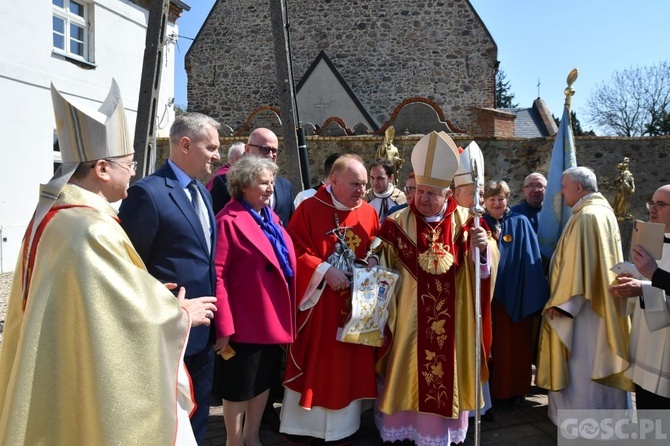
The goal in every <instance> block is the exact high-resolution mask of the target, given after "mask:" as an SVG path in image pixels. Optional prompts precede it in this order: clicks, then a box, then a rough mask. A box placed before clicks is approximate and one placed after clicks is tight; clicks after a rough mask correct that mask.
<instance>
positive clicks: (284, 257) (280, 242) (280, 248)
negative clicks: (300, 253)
mask: <svg viewBox="0 0 670 446" xmlns="http://www.w3.org/2000/svg"><path fill="white" fill-rule="evenodd" d="M240 203H242V206H244V208H245V209H246V210H247V211H249V214H251V217H252V218H253V219H254V220H256V223H258V226H260V228H261V231H263V233H264V234H265V236H266V237H267V238H268V240H269V241H270V244H271V245H272V249H274V252H275V255H276V256H277V260H279V265H281V269H282V272H283V273H284V277H285V278H286V279H288V278H289V277H293V270H292V269H291V263H290V262H289V254H288V247H287V246H286V240H284V234H283V233H282V231H281V228H280V227H279V225H277V223H275V222H274V220H273V219H272V215H271V214H270V208H269V207H268V206H265V207H263V209H261V212H260V213H258V212H256V211H255V210H253V209H251V207H250V206H249V205H248V204H247V202H246V201H244V200H242V199H240ZM261 215H262V216H261Z"/></svg>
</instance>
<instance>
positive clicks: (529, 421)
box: [0, 273, 556, 446]
mask: <svg viewBox="0 0 670 446" xmlns="http://www.w3.org/2000/svg"><path fill="white" fill-rule="evenodd" d="M11 276H12V275H11V273H9V274H0V343H1V342H2V326H3V322H4V315H5V311H6V303H7V302H6V298H7V294H8V292H9V285H10V283H11ZM492 412H493V416H494V420H493V421H483V422H482V425H481V444H482V445H486V446H490V445H495V446H517V445H519V446H544V445H555V444H556V427H555V426H554V425H553V424H552V423H551V421H549V419H548V418H547V396H546V394H544V393H543V392H542V391H541V390H540V389H537V388H535V387H533V389H532V391H531V394H530V395H528V397H527V398H526V401H524V402H523V403H522V404H520V405H518V406H514V405H496V406H494V407H493V409H492ZM206 438H207V440H206V442H205V446H218V445H225V444H226V429H225V426H224V422H223V413H222V408H221V406H215V407H212V408H211V410H210V412H209V431H208V433H207V437H206ZM261 441H262V442H263V444H264V445H265V446H279V445H286V444H287V443H286V441H284V438H283V437H282V436H281V435H279V434H278V433H276V432H273V431H272V430H271V429H270V428H267V427H263V428H262V430H261ZM381 444H382V441H381V439H380V438H379V433H378V432H377V428H376V427H375V423H374V416H373V413H372V411H371V410H370V411H368V412H366V413H364V414H363V420H362V424H361V429H360V431H359V437H358V440H357V441H356V443H355V444H354V446H377V445H381ZM411 444H413V443H410V442H405V443H402V446H409V445H411ZM396 445H397V446H400V445H401V444H400V443H396ZM465 445H474V430H473V426H472V423H471V425H470V431H469V432H468V438H467V439H466V441H465ZM445 446H447V445H445Z"/></svg>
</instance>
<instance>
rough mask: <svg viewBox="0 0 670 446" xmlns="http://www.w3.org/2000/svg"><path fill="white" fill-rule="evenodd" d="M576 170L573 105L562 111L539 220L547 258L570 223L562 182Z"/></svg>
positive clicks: (542, 242) (544, 253)
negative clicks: (567, 171) (566, 173)
mask: <svg viewBox="0 0 670 446" xmlns="http://www.w3.org/2000/svg"><path fill="white" fill-rule="evenodd" d="M576 166H577V157H576V155H575V138H574V136H573V134H572V125H571V123H570V105H569V103H566V104H565V106H564V107H563V117H562V118H561V122H560V123H559V126H558V133H556V141H554V147H553V149H552V151H551V164H549V173H548V175H547V190H546V191H545V194H544V202H543V203H542V210H541V211H540V215H539V216H538V233H537V238H538V241H539V242H540V251H542V255H544V256H545V257H548V258H551V256H552V255H553V254H554V249H555V248H556V244H557V243H558V239H559V238H560V237H561V233H562V232H563V228H564V227H565V224H566V223H567V222H568V219H569V218H570V215H572V209H571V208H570V207H569V206H567V205H566V204H565V200H564V199H563V195H561V179H562V177H563V171H565V170H566V169H569V168H570V167H576Z"/></svg>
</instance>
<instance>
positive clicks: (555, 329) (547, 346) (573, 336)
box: [536, 167, 633, 424]
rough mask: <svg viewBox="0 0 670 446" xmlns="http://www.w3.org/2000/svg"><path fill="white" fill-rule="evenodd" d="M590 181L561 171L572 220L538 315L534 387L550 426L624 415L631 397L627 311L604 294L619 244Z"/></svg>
mask: <svg viewBox="0 0 670 446" xmlns="http://www.w3.org/2000/svg"><path fill="white" fill-rule="evenodd" d="M597 191H598V184H597V181H596V177H595V174H594V173H593V172H592V171H591V170H590V169H588V168H585V167H573V168H570V169H568V170H566V171H565V172H564V173H563V177H562V194H563V197H564V199H565V202H566V204H567V205H568V206H570V207H572V216H571V218H570V220H569V221H568V223H567V225H566V226H565V229H564V230H563V233H562V235H561V238H560V239H559V241H558V244H557V246H556V250H555V251H554V255H553V257H552V259H551V266H550V269H549V277H550V289H551V297H550V298H549V301H548V302H547V304H546V306H545V310H544V313H543V321H542V329H541V335H540V347H539V352H538V366H537V377H536V384H537V385H538V386H539V387H542V388H545V389H547V390H549V418H550V419H551V420H552V421H553V422H554V423H555V424H556V423H557V422H558V410H561V409H626V408H627V407H628V406H629V398H628V396H629V395H628V394H627V391H630V390H632V389H633V387H632V383H631V381H630V380H629V379H628V378H626V377H625V375H624V372H625V371H626V369H628V367H629V365H630V364H629V362H628V336H629V332H630V320H629V318H628V317H627V316H626V303H625V301H624V300H623V299H616V298H614V297H613V296H612V295H611V294H610V293H609V292H608V286H609V284H610V283H612V282H613V281H614V278H615V274H614V273H613V272H612V271H611V270H610V268H612V267H613V266H614V265H616V264H617V263H619V262H620V261H621V260H622V258H623V256H622V253H621V237H620V235H619V226H618V224H617V220H616V217H615V216H614V211H613V210H612V208H611V206H610V205H609V203H608V202H607V200H606V199H605V198H604V197H603V196H602V195H601V194H600V193H598V192H597Z"/></svg>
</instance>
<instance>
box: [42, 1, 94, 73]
mask: <svg viewBox="0 0 670 446" xmlns="http://www.w3.org/2000/svg"><path fill="white" fill-rule="evenodd" d="M51 3H52V5H53V46H54V50H56V51H58V52H62V53H65V54H66V55H68V56H73V57H75V58H79V59H83V60H86V61H88V60H89V59H90V58H89V53H88V51H89V40H90V36H89V32H90V27H89V15H90V10H89V9H90V4H89V3H87V2H85V1H81V0H52V2H51Z"/></svg>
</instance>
